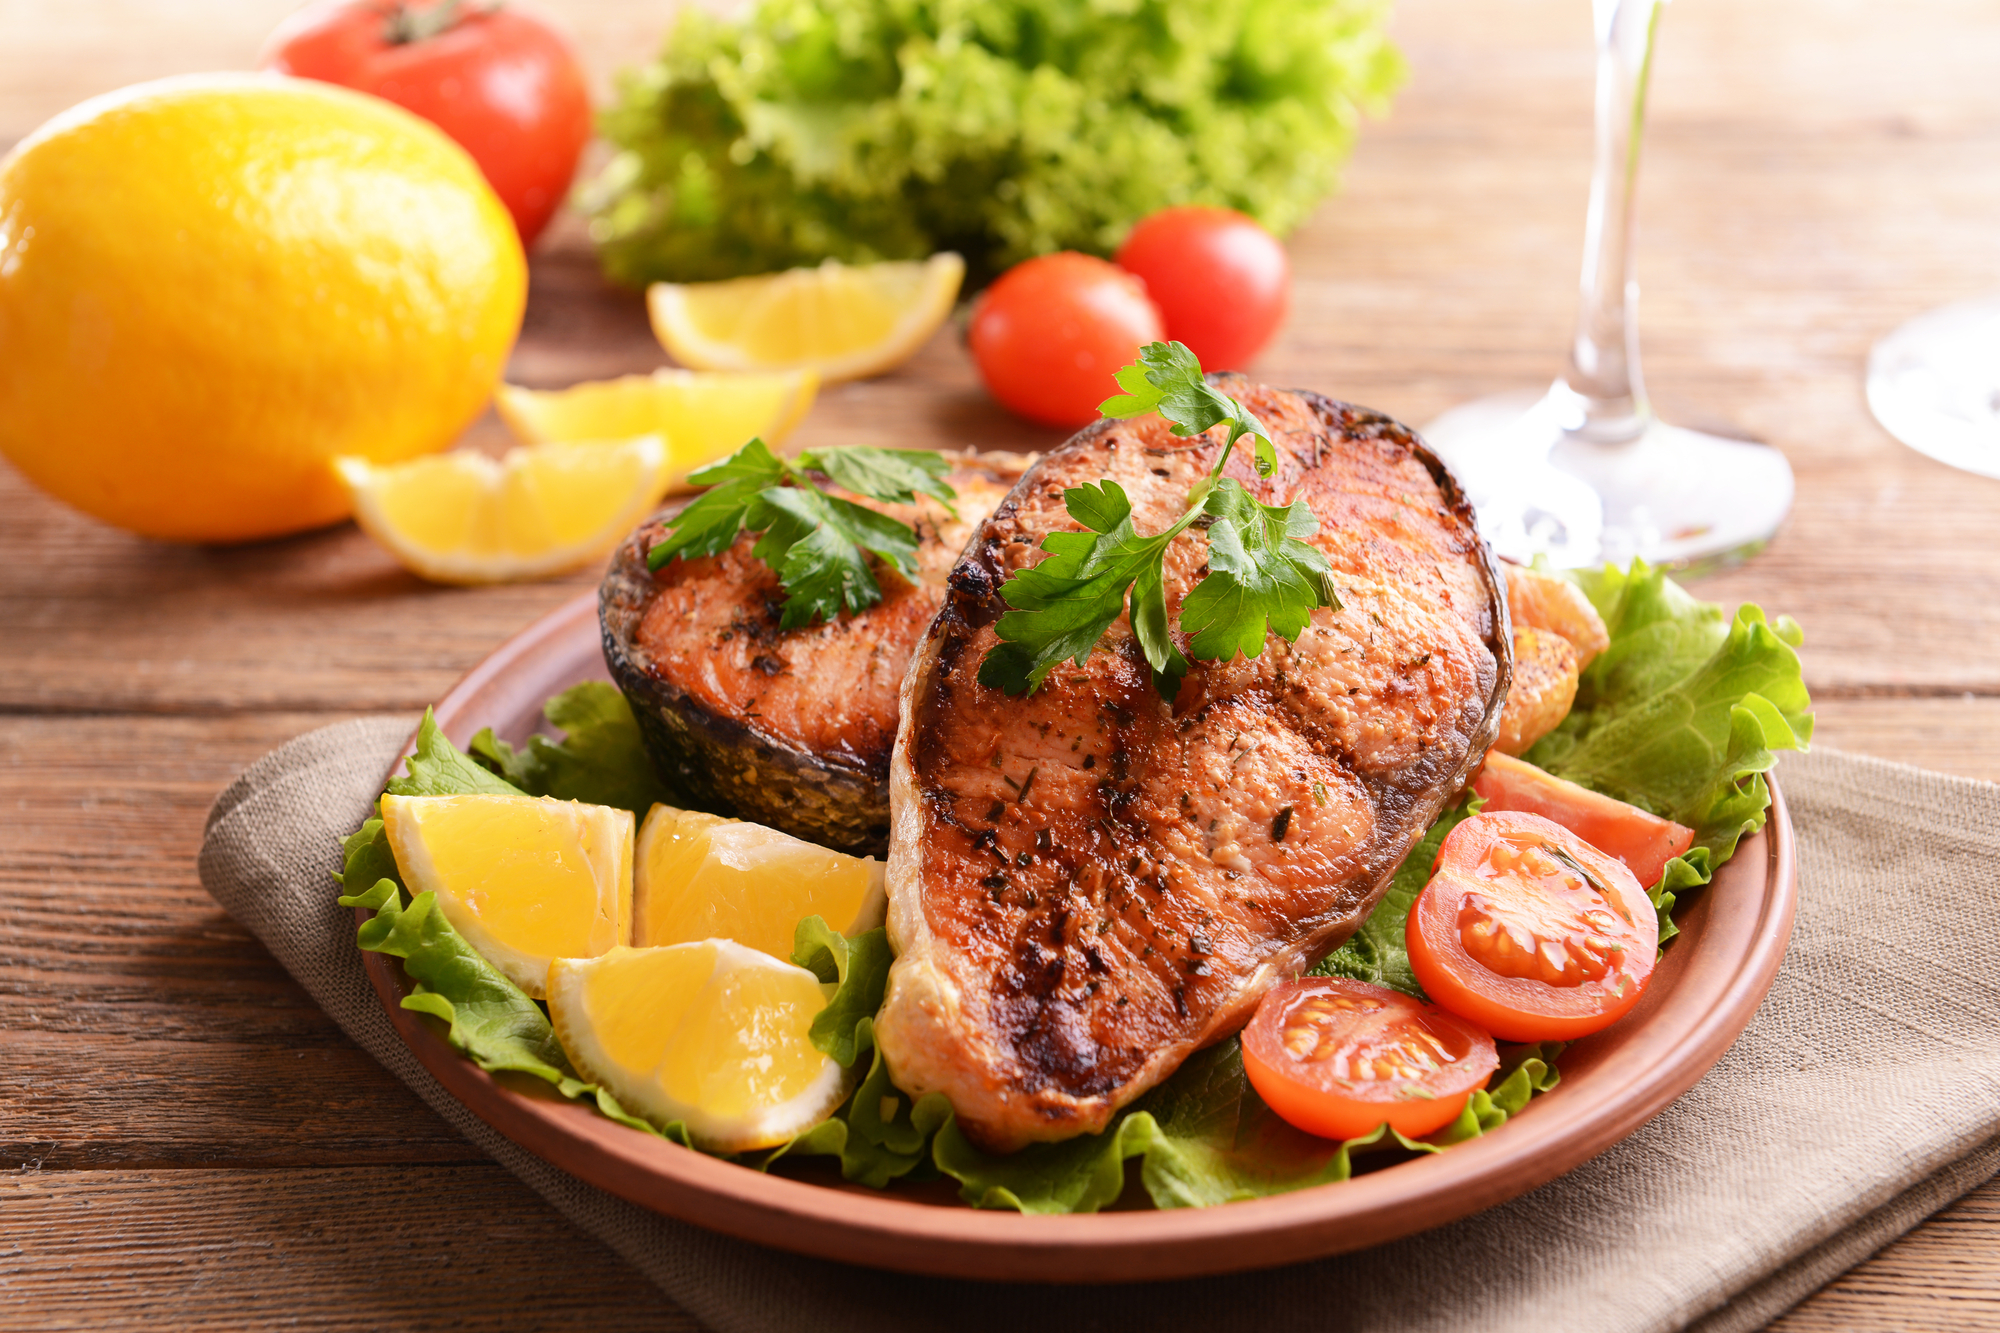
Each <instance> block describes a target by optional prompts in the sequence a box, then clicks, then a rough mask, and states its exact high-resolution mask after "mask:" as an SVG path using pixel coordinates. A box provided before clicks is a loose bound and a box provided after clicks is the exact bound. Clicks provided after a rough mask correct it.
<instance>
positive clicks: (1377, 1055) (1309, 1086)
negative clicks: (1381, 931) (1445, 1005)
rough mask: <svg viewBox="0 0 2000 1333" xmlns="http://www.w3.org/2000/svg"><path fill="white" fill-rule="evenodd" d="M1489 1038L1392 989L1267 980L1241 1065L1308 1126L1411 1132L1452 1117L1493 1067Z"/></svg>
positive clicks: (1263, 1092)
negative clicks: (1269, 984)
mask: <svg viewBox="0 0 2000 1333" xmlns="http://www.w3.org/2000/svg"><path fill="white" fill-rule="evenodd" d="M1499 1063H1500V1054H1499V1052H1498V1051H1496V1050H1495V1049H1494V1048H1493V1038H1492V1037H1490V1036H1488V1035H1487V1034H1486V1033H1485V1032H1483V1031H1481V1030H1480V1029H1479V1028H1478V1027H1477V1026H1475V1025H1474V1024H1472V1023H1469V1022H1467V1021H1466V1020H1465V1019H1463V1018H1459V1017H1457V1016H1456V1015H1453V1014H1448V1013H1446V1012H1445V1011H1444V1010H1442V1009H1439V1008H1437V1007H1436V1006H1435V1005H1428V1004H1423V1003H1421V1002H1419V1001H1417V1000H1413V999H1411V998H1410V997H1409V996H1407V995H1404V994H1402V993H1401V992H1400V991H1392V990H1389V989H1388V988H1387V987H1383V986H1370V985H1368V984H1367V983H1366V982H1362V981H1348V980H1346V979H1344V978H1340V977H1301V978H1300V979H1298V980H1296V981H1288V982H1285V983H1284V984H1282V985H1280V986H1278V987H1276V988H1274V989H1273V990H1272V991H1271V993H1270V994H1268V995H1266V996H1265V997H1264V999H1263V1002H1262V1003H1261V1004H1259V1005H1258V1006H1257V1015H1256V1017H1254V1018H1252V1019H1251V1020H1250V1026H1249V1027H1246V1028H1244V1029H1243V1072H1244V1073H1246V1074H1248V1075H1249V1076H1250V1085H1251V1086H1252V1087H1254V1088H1256V1089H1257V1095H1258V1096H1259V1097H1262V1098H1263V1099H1264V1102H1265V1104H1266V1105H1268V1106H1269V1107H1270V1108H1271V1109H1272V1110H1273V1111H1276V1112H1277V1113H1278V1114H1279V1115H1280V1116H1283V1117H1284V1118H1285V1120H1286V1121H1287V1122H1288V1123H1290V1124H1292V1125H1295V1126H1297V1127H1298V1128H1300V1129H1302V1130H1304V1131H1305V1132H1306V1133H1308V1134H1317V1135H1319V1136H1320V1137H1321V1138H1327V1139H1352V1138H1359V1137H1360V1136H1361V1135H1363V1134H1366V1133H1368V1132H1369V1131H1370V1130H1372V1129H1374V1128H1375V1127H1376V1126H1377V1125H1381V1124H1383V1123H1385V1122H1386V1123H1387V1124H1388V1126H1389V1127H1390V1128H1391V1129H1394V1130H1396V1131H1398V1132H1399V1133H1402V1134H1406V1135H1408V1136H1409V1137H1411V1138H1415V1137H1417V1136H1418V1135H1420V1134H1429V1133H1431V1132H1432V1131H1433V1130H1438V1129H1443V1128H1444V1127H1445V1126H1446V1125H1448V1124H1450V1123H1451V1122H1452V1121H1454V1120H1456V1119H1457V1118H1458V1114H1459V1112H1460V1111H1463V1110H1464V1109H1465V1103H1466V1101H1467V1100H1468V1099H1470V1098H1471V1096H1472V1094H1473V1092H1474V1091H1475V1090H1476V1089H1478V1088H1482V1087H1484V1086H1485V1085H1486V1080H1487V1079H1488V1078H1489V1077H1490V1076H1491V1075H1492V1073H1493V1071H1494V1069H1495V1068H1497V1067H1498V1066H1499Z"/></svg>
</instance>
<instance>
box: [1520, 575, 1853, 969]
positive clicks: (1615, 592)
mask: <svg viewBox="0 0 2000 1333" xmlns="http://www.w3.org/2000/svg"><path fill="white" fill-rule="evenodd" d="M1568 577H1569V578H1571V579H1573V580H1574V581H1575V582H1576V584H1577V585H1578V586H1579V587H1581V588H1582V589H1583V591H1584V594H1585V595H1586V596H1588V597H1589V598H1590V601H1591V604H1592V605H1593V606H1595V607H1596V608H1597V611H1598V614H1599V615H1601V616H1603V617H1604V624H1605V628H1606V629H1608V630H1609V631H1610V635H1611V643H1610V646H1609V647H1608V648H1606V649H1605V651H1604V652H1603V653H1602V654H1600V655H1599V656H1598V658H1597V660H1596V661H1594V662H1592V663H1591V664H1590V668H1589V669H1588V670H1587V671H1585V672H1584V673H1583V679H1582V680H1581V681H1580V682H1579V684H1578V686H1577V693H1576V703H1575V704H1574V705H1573V706H1572V708H1571V710H1570V714H1569V716H1568V717H1566V718H1565V719H1563V722H1562V725H1560V726H1559V727H1557V728H1556V729H1555V730H1554V731H1552V732H1550V733H1549V734H1548V735H1547V736H1544V737H1543V738H1542V739H1541V740H1540V741H1538V742H1536V744H1535V746H1534V748H1532V749H1530V750H1529V751H1528V753H1527V754H1526V755H1525V756H1524V757H1525V758H1526V759H1527V760H1528V762H1529V763H1532V764H1536V765H1539V766H1540V767H1542V768H1545V769H1547V770H1548V771H1549V772H1551V773H1554V774H1555V775H1556V776H1558V777H1562V778H1567V779H1569V780H1570V781H1571V782H1574V783H1577V784H1579V785H1580V786H1584V787H1589V788H1590V789H1592V790H1593V791H1600V792H1603V793H1604V794H1605V795H1607V796H1615V797H1617V798H1618V799H1619V800H1621V801H1626V802H1629V803H1630V804H1632V805H1636V806H1638V807H1640V808H1641V809H1643V810H1650V811H1652V812H1653V813H1654V814H1656V815H1663V816H1665V817H1666V818H1668V819H1672V820H1675V821H1676V822H1678V823H1682V824H1685V825H1687V826H1688V827H1689V828H1691V829H1693V830H1694V846H1693V847H1691V848H1690V849H1689V850H1688V852H1687V854H1686V855H1685V856H1683V857H1679V858H1676V859H1675V860H1674V861H1672V862H1670V863H1669V864H1668V866H1667V869H1666V872H1665V874H1664V876H1663V877H1662V879H1661V881H1660V883H1659V884H1658V885H1655V886H1654V887H1653V891H1652V892H1653V900H1654V903H1655V905H1656V906H1657V907H1659V909H1660V941H1661V943H1663V944H1664V943H1665V942H1666V941H1667V940H1668V939H1671V938H1672V937H1673V935H1674V934H1675V930H1674V925H1673V921H1672V919H1671V916H1670V913H1671V912H1672V910H1673V906H1674V903H1675V900H1676V898H1677V897H1678V896H1680V895H1682V894H1684V893H1686V891H1687V890H1689V889H1691V888H1695V887H1698V886H1700V885H1703V884H1706V883H1708V882H1709V880H1710V879H1711V878H1713V877H1714V874H1715V871H1716V869H1717V867H1719V866H1720V865H1721V864H1722V863H1723V862H1724V861H1727V860H1728V859H1729V858H1730V856H1731V855H1733V854H1734V853H1735V851H1736V844H1737V842H1738V840H1739V839H1741V838H1742V837H1743V836H1744V835H1745V834H1747V833H1754V832H1756V831H1757V830H1758V829H1760V828H1762V827H1764V819H1765V814H1766V811H1767V810H1768V809H1769V807H1770V804H1771V791H1770V787H1769V785H1768V784H1767V783H1766V781H1765V778H1764V775H1765V774H1766V773H1768V772H1770V771H1771V769H1772V768H1773V767H1774V766H1775V765H1776V764H1777V762H1778V756H1777V752H1778V751H1780V750H1803V749H1805V748H1806V746H1807V745H1808V744H1809V743H1810V742H1811V740H1812V731H1813V718H1812V712H1811V709H1812V700H1811V698H1810V697H1808V695H1807V693H1806V687H1805V682H1804V680H1803V678H1802V676H1801V672H1800V667H1799V655H1798V653H1797V652H1796V651H1795V649H1796V648H1797V646H1798V644H1799V643H1800V641H1801V639H1802V637H1803V636H1802V635H1801V632H1800V630H1799V627H1798V624H1797V623H1796V622H1795V621H1793V620H1792V619H1791V618H1790V617H1787V616H1781V617H1779V618H1778V620H1777V621H1776V622H1774V623H1773V622H1767V621H1766V619H1765V616H1764V612H1763V610H1762V609H1761V608H1759V607H1757V606H1754V605H1750V604H1747V603H1746V604H1745V605H1743V606H1742V607H1739V608H1738V609H1737V612H1736V615H1735V616H1734V618H1729V617H1726V616H1725V615H1724V614H1723V611H1722V608H1721V607H1718V606H1716V605H1714V604H1712V603H1709V602H1704V601H1701V600H1699V599H1698V598H1695V597H1693V596H1691V595H1689V594H1688V593H1687V592H1686V591H1685V590H1683V589H1682V588H1681V587H1680V585H1678V584H1676V583H1675V582H1674V581H1673V580H1671V579H1669V578H1668V577H1667V576H1666V573H1665V571H1664V570H1659V569H1654V568H1652V567H1651V566H1649V565H1647V564H1646V563H1645V562H1644V561H1634V562H1633V563H1632V565H1631V567H1630V568H1629V569H1624V570H1621V569H1616V568H1613V567H1611V566H1608V565H1607V566H1606V567H1604V568H1603V569H1601V570H1585V571H1577V572H1572V573H1570V574H1569V575H1568Z"/></svg>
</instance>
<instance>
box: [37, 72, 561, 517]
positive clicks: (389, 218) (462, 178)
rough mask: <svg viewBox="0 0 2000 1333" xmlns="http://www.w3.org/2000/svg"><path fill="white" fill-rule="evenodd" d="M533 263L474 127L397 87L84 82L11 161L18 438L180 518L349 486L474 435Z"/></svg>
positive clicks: (145, 506) (77, 494) (43, 471)
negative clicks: (466, 130)
mask: <svg viewBox="0 0 2000 1333" xmlns="http://www.w3.org/2000/svg"><path fill="white" fill-rule="evenodd" d="M526 296H527V263H526V260H525V258H524V257H523V255H522V253H521V244H520V240H519V238H518V236H517V234H516V232H515V230H514V224H513V222H512V221H511V220H510V219H509V217H508V215H507V211H506V209H505V208H504V207H502V206H501V203H500V201H499V199H498V198H496V197H495V196H494V194H493V191H492V189H491V187H489V186H488V185H487V184H486V181H485V179H484V178H483V177H482V176H481V175H480V173H479V168H478V167H476V166H475V165H473V161H472V159H471V158H470V157H468V156H467V155H466V153H465V151H464V150H463V149H461V148H459V147H458V145H456V144H454V143H453V142H452V141H451V140H450V139H448V138H446V137H445V136H444V134H443V133H441V132H440V131H438V130H437V129H435V128H433V127H432V126H431V125H430V124H429V123H427V122H425V121H423V120H420V119H418V118H417V117H416V116H413V115H411V114H410V113H409V112H407V111H404V110H402V109H401V108H399V107H396V106H392V105H391V104H389V103H388V102H384V101H381V100H379V99H376V98H373V97H368V96H364V95H362V94H359V93H353V92H348V91H346V90H344V89H340V88H335V87H333V86H331V85H328V84H322V83H310V82H305V81H303V80H296V81H295V80H290V79H282V78H278V77H276V76H273V75H221V74H213V75H195V76H189V77H185V78H176V79H163V80H160V81H158V82H155V83H144V84H139V85H137V86H135V87H131V88H126V89H124V90H122V91H120V92H115V93H111V94H109V95H107V96H104V97H100V98H97V99H95V100H93V101H89V102H85V103H83V104H82V105H80V106H77V107H74V108H72V109H71V110H69V111H67V112H65V113H63V114H62V115H60V116H58V117H56V118H55V119H54V120H52V121H50V122H49V123H48V124H46V125H44V126H43V127H42V128H41V129H39V130H37V131H36V132H35V133H34V134H32V135H30V136H29V137H28V138H26V139H24V140H22V141H21V142H20V144H18V145H17V146H16V147H15V148H14V150H13V151H12V152H11V153H9V154H8V155H7V157H6V158H5V160H4V161H0V453H4V454H5V455H6V456H7V457H8V458H9V459H11V460H12V461H13V463H14V465H15V466H16V467H18V468H20V469H21V471H22V472H23V473H25V474H26V475H27V476H28V477H29V479H31V480H32V481H34V482H35V483H36V484H37V485H39V486H41V487H42V488H43V489H45V490H47V491H48V492H49V493H50V494H51V495H54V496H56V497H57V498H58V499H61V500H65V501H67V502H68V503H70V504H72V505H75V506H76V507H77V508H78V509H81V510H83V511H84V512H86V513H89V514H93V515H95V516H96V517H98V518H101V519H103V520H104V521H106V522H108V523H114V524H117V525H118V526H120V527H123V528H129V529H131V530H132V531H134V532H138V533H142V534H144V535H146V536H149V537H160V538H166V539H170V540H176V541H196V542H227V541H245V540H250V539H254V538H258V537H269V536H275V535H277V534H280V533H286V532H297V531H300V530H302V529H305V528H312V527H318V526H320V525H322V524H326V523H331V522H333V521H335V520H337V519H339V518H341V517H343V516H345V515H346V514H347V512H348V502H347V498H346V492H345V491H344V490H343V488H342V487H341V485H340V482H339V480H338V478H337V477H336V476H335V475H334V472H333V470H332V468H331V467H330V466H329V460H331V459H332V458H334V457H336V456H337V455H341V454H356V455H360V456H362V457H365V458H368V459H371V460H374V461H376V462H383V463H387V462H395V461H398V460H401V459H405V458H410V457H413V456H415V455H418V454H423V453H429V452H433V451H435V450H438V449H442V448H444V447H445V446H447V445H449V444H450V443H452V441H453V440H454V439H455V438H456V436H457V435H458V433H459V432H460V431H461V430H463V429H464V428H465V426H466V424H467V423H468V422H470V421H471V420H472V418H473V417H474V416H476V415H477V414H478V413H479V412H480V411H481V410H482V409H483V408H484V406H485V405H486V402H487V400H488V399H489V398H490V397H491V395H492V392H493V387H494V384H495V382H496V381H497V380H498V379H499V376H500V372H501V370H502V369H503V368H504V365H505V362H506V358H507V352H508V349H509V347H510V345H511V344H512V342H513V339H514V335H515V334H516V332H518V330H519V328H520V323H521V311H522V306H523V304H524V302H525V300H526Z"/></svg>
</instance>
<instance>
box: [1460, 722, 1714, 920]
mask: <svg viewBox="0 0 2000 1333" xmlns="http://www.w3.org/2000/svg"><path fill="white" fill-rule="evenodd" d="M1472 790H1473V791H1475V792H1477V793H1479V795H1480V796H1482V797H1484V798H1485V799H1486V809H1487V811H1488V812H1489V813H1491V812H1493V811H1497V810H1521V811H1525V812H1526V813H1528V814H1531V815H1540V816H1541V817H1542V818H1544V819H1552V820H1554V821H1555V822H1556V823H1558V824H1561V825H1562V826H1563V827H1564V828H1566V829H1568V830H1569V831H1570V832H1571V833H1574V834H1576V836H1577V837H1579V838H1582V839H1583V840H1584V841H1585V842H1587V843H1589V844H1590V845H1591V846H1593V847H1596V848H1598V849H1599V850H1601V851H1605V852H1609V853H1610V854H1611V855H1613V856H1615V857H1617V858H1618V859H1619V860H1620V861H1623V862H1624V863H1625V868H1626V869H1628V870H1630V871H1631V872H1632V873H1633V874H1634V875H1635V876H1637V877H1638V880H1639V882H1640V883H1641V884H1643V885H1645V886H1646V887H1648V888H1651V887H1652V886H1653V885H1655V884H1658V883H1659V882H1660V876H1661V875H1662V874H1664V873H1665V872H1666V869H1667V862H1669V861H1671V860H1673V859H1674V858H1675V857H1676V856H1679V855H1680V854H1681V853H1682V852H1684V851H1686V850H1687V849H1688V848H1690V847H1692V846H1694V830H1693V829H1691V828H1689V827H1688V826H1687V825H1685V824H1676V823H1675V822H1674V821H1673V820H1671V819H1662V818H1660V817H1659V816H1658V815H1653V814H1648V813H1646V812H1645V811H1644V810H1641V809H1640V808H1639V807H1638V806H1636V805H1627V804H1625V802H1623V801H1620V800H1617V799H1615V798H1613V797H1610V796H1605V795H1602V794H1601V793H1598V792H1594V791H1592V790H1590V788H1588V787H1579V786H1577V785H1576V784H1575V783H1574V782H1565V781H1563V779H1561V778H1559V777H1557V776H1556V775H1555V774H1553V773H1550V772H1547V771H1545V770H1543V769H1539V768H1536V767H1535V766H1534V765H1533V764H1531V763H1528V762H1527V761H1526V760H1523V759H1516V758H1514V757H1513V756H1511V755H1504V754H1501V753H1500V752H1499V751H1497V750H1494V751H1490V752H1488V754H1487V756H1486V766H1485V767H1484V768H1482V769H1481V770H1480V771H1479V776H1478V777H1477V778H1476V779H1474V780H1473V783H1472Z"/></svg>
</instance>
